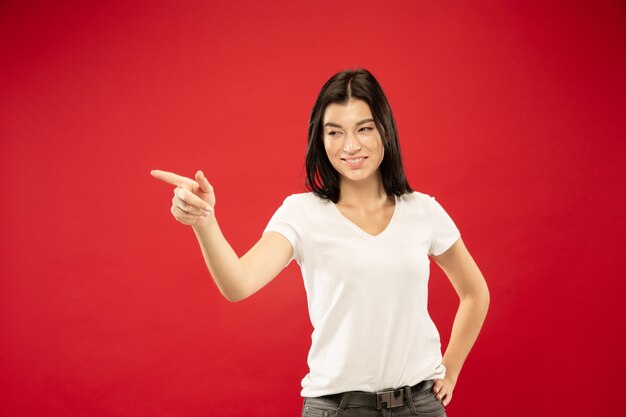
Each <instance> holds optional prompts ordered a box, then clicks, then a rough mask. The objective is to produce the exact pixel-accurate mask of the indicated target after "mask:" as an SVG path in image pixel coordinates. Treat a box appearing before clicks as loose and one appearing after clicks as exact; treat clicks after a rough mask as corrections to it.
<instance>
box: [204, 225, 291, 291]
mask: <svg viewBox="0 0 626 417" xmlns="http://www.w3.org/2000/svg"><path fill="white" fill-rule="evenodd" d="M193 231H194V233H195V234H196V238H197V239H198V243H199V244H200V248H201V249H202V255H203V256H204V260H205V262H206V264H207V267H208V268H209V272H210V273H211V276H212V277H213V279H214V281H215V283H216V284H217V286H218V288H219V289H220V292H221V293H222V295H224V297H226V298H227V299H228V300H229V301H231V302H237V301H241V300H243V299H245V298H247V297H249V296H251V295H252V294H254V293H256V292H257V291H258V290H260V289H261V288H263V287H264V286H265V285H267V284H268V283H269V282H270V281H272V280H273V279H274V278H275V277H276V276H277V275H278V274H279V273H280V272H281V271H282V270H283V268H284V267H285V266H286V264H287V261H289V259H291V256H292V254H293V248H292V246H291V243H289V241H288V240H287V238H286V237H284V236H283V235H281V234H279V233H276V232H267V233H265V234H263V236H262V237H261V239H259V241H258V242H257V243H256V244H255V245H254V246H252V248H250V250H249V251H248V252H247V253H246V254H245V255H244V256H242V257H241V258H239V257H238V256H237V254H236V253H235V251H234V250H233V248H232V247H231V246H230V244H229V243H228V241H227V240H226V238H225V237H224V235H223V234H222V231H221V230H220V227H219V224H218V223H217V219H216V218H215V216H212V218H211V220H210V221H208V222H206V223H205V224H204V225H201V226H194V227H193Z"/></svg>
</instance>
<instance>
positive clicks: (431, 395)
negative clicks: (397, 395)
mask: <svg viewBox="0 0 626 417" xmlns="http://www.w3.org/2000/svg"><path fill="white" fill-rule="evenodd" d="M434 383H435V381H434V380H433V379H429V380H427V381H423V382H422V383H420V384H419V385H418V386H417V389H416V390H415V389H413V390H412V389H411V387H404V388H405V403H404V405H403V406H400V407H394V408H382V409H380V410H377V409H376V407H363V406H351V405H350V400H349V395H348V394H349V393H344V395H343V398H342V399H340V400H339V402H337V401H333V400H331V399H328V398H325V397H305V398H304V401H303V404H302V417H391V416H394V417H408V416H425V417H447V416H446V411H445V407H444V406H443V404H442V403H441V401H440V400H439V399H437V397H436V394H435V392H434V391H433V384H434Z"/></svg>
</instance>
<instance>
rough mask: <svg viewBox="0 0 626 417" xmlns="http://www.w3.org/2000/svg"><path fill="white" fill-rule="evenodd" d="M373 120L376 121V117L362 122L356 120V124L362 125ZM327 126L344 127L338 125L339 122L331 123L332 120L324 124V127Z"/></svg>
mask: <svg viewBox="0 0 626 417" xmlns="http://www.w3.org/2000/svg"><path fill="white" fill-rule="evenodd" d="M373 121H374V119H363V120H361V121H360V122H356V125H357V126H358V125H362V124H363V123H367V122H373ZM326 126H332V127H339V128H341V127H343V126H341V125H338V124H337V123H331V122H326V123H325V124H324V127H326Z"/></svg>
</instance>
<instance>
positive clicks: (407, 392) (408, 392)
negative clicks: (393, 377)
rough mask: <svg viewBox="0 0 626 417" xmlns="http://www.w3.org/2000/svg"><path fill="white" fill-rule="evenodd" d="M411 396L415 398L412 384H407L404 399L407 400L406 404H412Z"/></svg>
mask: <svg viewBox="0 0 626 417" xmlns="http://www.w3.org/2000/svg"><path fill="white" fill-rule="evenodd" d="M411 398H413V394H412V392H411V386H410V385H407V386H406V387H404V399H405V400H406V405H411Z"/></svg>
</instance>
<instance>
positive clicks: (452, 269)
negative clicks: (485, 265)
mask: <svg viewBox="0 0 626 417" xmlns="http://www.w3.org/2000/svg"><path fill="white" fill-rule="evenodd" d="M432 259H433V260H434V261H435V262H436V263H437V265H439V267H440V268H441V269H442V270H443V272H444V273H445V274H446V275H447V277H448V279H449V280H450V282H451V283H452V286H453V287H454V289H455V291H456V293H457V294H458V296H459V299H460V303H459V309H458V311H457V314H456V316H455V318H454V323H453V324H452V334H451V336H450V342H449V343H448V347H447V349H446V352H445V354H444V355H443V364H444V366H445V367H446V375H445V378H444V379H442V380H441V379H438V380H435V385H434V386H433V390H434V391H435V392H437V393H438V395H437V397H438V398H439V399H440V400H442V403H443V405H447V404H448V403H449V402H450V400H451V399H452V390H453V389H454V385H455V384H456V381H457V379H458V377H459V374H460V373H461V368H462V367H463V363H464V362H465V359H466V358H467V356H468V355H469V352H470V350H471V349H472V346H473V345H474V342H476V339H477V338H478V333H479V332H480V329H481V327H482V325H483V322H484V321H485V317H486V316H487V310H488V308H489V300H490V296H489V289H488V288H487V282H486V281H485V278H484V277H483V274H482V273H481V272H480V269H478V265H476V262H474V259H473V258H472V255H470V253H469V251H468V250H467V248H466V247H465V243H464V242H463V240H462V239H461V238H459V239H458V240H457V241H456V242H455V243H454V244H453V245H452V246H450V248H448V250H446V251H445V252H444V253H442V254H440V255H438V256H434V255H433V256H432Z"/></svg>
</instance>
